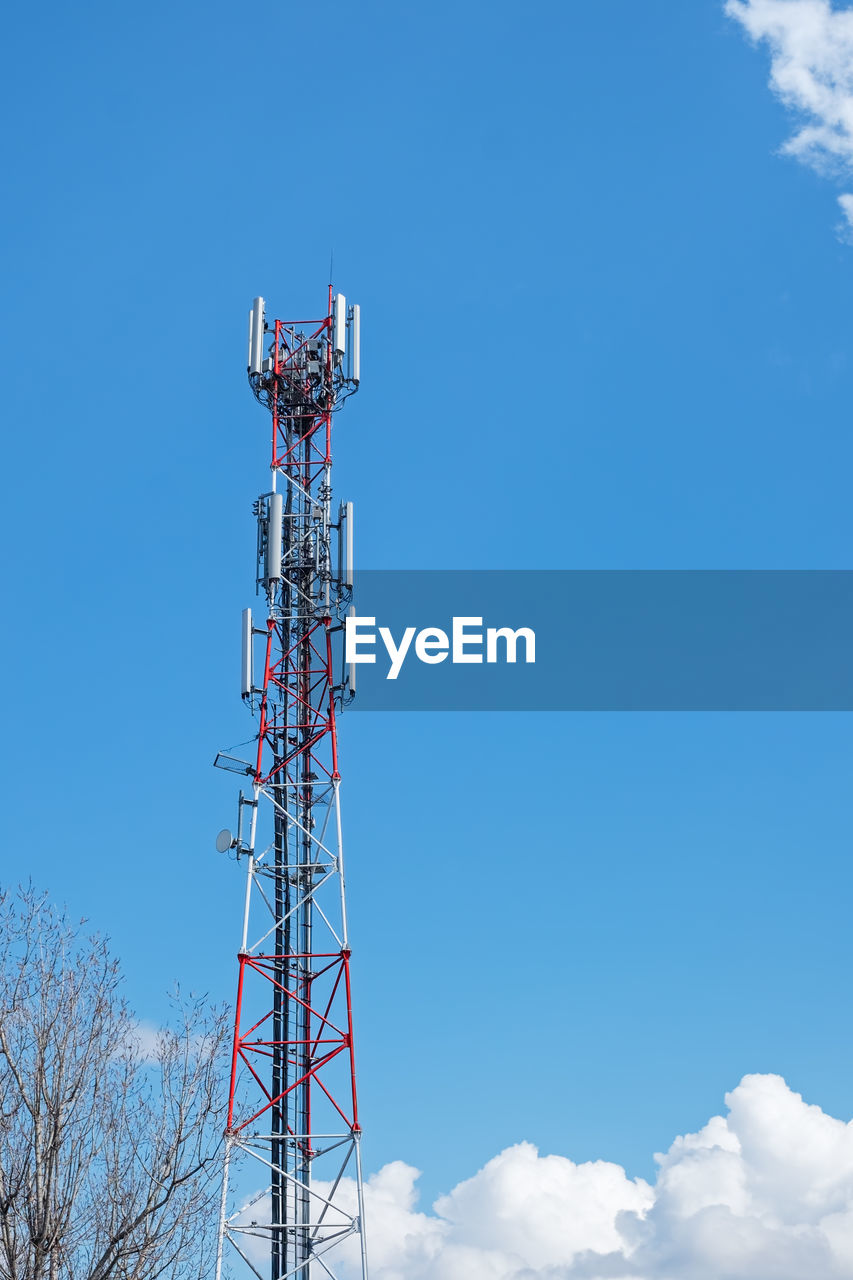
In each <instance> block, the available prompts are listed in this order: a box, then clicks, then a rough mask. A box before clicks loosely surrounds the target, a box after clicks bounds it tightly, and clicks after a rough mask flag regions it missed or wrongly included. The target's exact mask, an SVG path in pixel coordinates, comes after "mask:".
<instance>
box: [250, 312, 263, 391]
mask: <svg viewBox="0 0 853 1280" xmlns="http://www.w3.org/2000/svg"><path fill="white" fill-rule="evenodd" d="M249 332H250V333H251V335H252V339H251V342H252V346H251V352H250V355H249V373H260V372H261V362H262V360H263V358H264V300H263V298H255V300H254V302H253V303H252V321H251V324H250V326H249Z"/></svg>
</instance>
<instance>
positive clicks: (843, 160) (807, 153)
mask: <svg viewBox="0 0 853 1280" xmlns="http://www.w3.org/2000/svg"><path fill="white" fill-rule="evenodd" d="M724 7H725V11H726V13H727V14H728V15H729V16H730V17H732V18H734V19H736V21H738V22H740V23H741V25H742V26H743V27H744V29H745V30H746V32H747V33H748V34H749V36H751V38H752V39H753V40H756V41H757V40H766V41H767V44H768V45H769V47H770V54H771V65H770V85H771V87H772V89H773V90H774V91H775V92H776V93H777V94H778V95H779V97H780V98H781V99H782V100H783V101H784V102H785V103H786V104H787V105H788V106H789V107H791V108H792V109H793V110H794V111H795V112H797V114H798V115H799V116H800V118H801V123H800V125H799V127H798V128H797V130H796V132H795V133H794V135H793V136H792V137H791V138H790V139H789V140H788V142H786V143H785V145H784V147H783V151H784V152H785V153H787V154H788V155H791V156H795V157H796V158H797V159H798V160H802V161H803V163H805V164H809V165H811V166H812V167H813V168H815V169H818V170H819V171H821V172H840V173H847V172H849V170H851V169H853V10H851V9H835V8H833V6H832V4H831V3H830V0H725V5H724ZM839 204H840V205H841V209H842V212H843V214H844V216H845V218H846V219H847V221H848V224H849V226H853V196H851V195H842V196H840V197H839ZM848 229H849V228H848Z"/></svg>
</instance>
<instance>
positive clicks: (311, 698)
mask: <svg viewBox="0 0 853 1280" xmlns="http://www.w3.org/2000/svg"><path fill="white" fill-rule="evenodd" d="M359 366H360V313H359V309H358V307H348V306H347V303H346V299H345V298H344V297H343V295H342V294H337V295H335V296H334V297H333V296H332V289H331V286H330V287H329V300H328V314H327V315H326V316H325V318H324V319H322V320H312V321H302V320H299V321H282V320H276V321H274V322H268V321H267V320H266V318H265V313H264V302H263V299H262V298H256V299H255V302H254V305H253V307H252V311H251V312H250V317H249V361H248V373H249V383H250V385H251V388H252V391H253V392H254V395H255V397H256V398H257V399H258V401H260V403H261V404H262V405H263V406H265V408H266V409H267V410H268V411H269V413H270V416H271V419H272V456H271V462H270V473H271V482H270V490H269V492H267V493H264V494H262V495H261V497H260V498H259V499H258V501H257V503H256V507H255V510H256V514H257V517H258V547H257V575H256V576H257V588H258V591H259V593H261V594H262V595H263V597H264V599H265V609H264V612H265V617H263V619H258V620H257V621H253V618H252V613H251V611H250V610H248V609H247V610H246V611H245V612H244V614H243V665H242V676H243V684H242V693H243V699H244V701H245V702H246V703H247V704H248V705H249V706H250V708H251V710H252V712H253V713H254V715H255V718H256V723H257V733H256V739H255V745H254V746H253V748H252V752H251V753H250V754H251V758H250V759H249V760H241V759H238V758H237V757H236V756H232V755H228V754H225V753H220V755H219V756H217V760H216V763H217V764H218V765H219V766H220V767H222V768H225V769H229V770H231V771H233V772H236V773H240V774H244V775H246V777H247V779H251V783H250V785H247V787H246V791H245V793H244V792H241V793H240V799H239V806H238V822H237V834H236V836H233V837H232V835H231V833H230V832H228V831H224V832H222V833H220V837H219V840H218V841H217V847H219V848H220V849H221V850H222V851H223V852H224V851H225V850H227V849H229V848H230V849H232V850H236V854H237V858H238V859H239V861H240V862H241V863H244V864H245V867H246V872H247V878H246V896H245V904H244V909H243V923H242V935H241V943H240V950H239V954H238V964H239V976H238V982H237V1000H236V1010H235V1020H234V1047H233V1055H232V1066H231V1080H230V1098H229V1108H228V1127H227V1131H226V1135H225V1168H224V1176H223V1192H222V1215H221V1224H220V1238H219V1249H218V1254H217V1266H216V1276H217V1280H219V1278H220V1276H221V1275H222V1274H223V1267H224V1268H225V1273H226V1274H227V1275H234V1276H237V1275H239V1274H245V1275H247V1276H248V1274H249V1273H250V1272H252V1273H254V1274H255V1275H256V1276H258V1277H259V1280H264V1277H265V1275H266V1274H269V1275H270V1277H271V1280H291V1278H293V1280H318V1278H319V1277H321V1276H335V1275H336V1274H337V1272H336V1270H335V1268H336V1265H338V1262H336V1255H335V1250H336V1249H337V1250H338V1255H337V1257H338V1261H340V1259H346V1265H347V1274H348V1275H353V1274H357V1275H359V1276H363V1277H365V1278H366V1276H367V1256H366V1251H365V1241H364V1225H363V1195H362V1176H361V1156H360V1149H359V1144H360V1136H361V1130H360V1127H359V1122H358V1105H357V1099H356V1087H355V1059H354V1054H353V1029H352V1002H351V997H350V941H349V934H348V931H347V911H346V893H345V886H344V861H343V841H342V828H341V775H340V770H339V767H338V743H337V733H336V727H335V717H336V712H337V711H338V709H339V708H340V706H341V705H342V704H343V703H344V702H345V701H346V700H348V698H349V697H350V696H351V695H350V691H349V689H348V686H347V684H346V682H345V680H344V678H343V675H342V668H341V669H340V670H339V671H338V673H337V677H336V670H335V668H336V666H337V665H338V664H337V661H336V659H335V656H334V655H335V653H336V652H337V646H336V644H335V640H336V638H337V635H338V633H340V631H341V629H342V626H343V620H344V617H345V615H346V612H347V610H348V608H349V606H350V597H351V594H352V507H351V504H346V505H343V506H341V507H339V509H338V510H337V512H333V509H332V487H331V468H332V422H333V418H334V415H335V413H336V412H337V410H339V409H340V407H341V405H342V404H343V402H344V400H346V398H347V397H348V396H349V395H351V394H352V393H353V392H354V391H355V390H356V389H357V388H358V383H359V377H360V367H359ZM259 1186H260V1187H261V1189H260V1190H259V1189H258V1188H259ZM250 1190H253V1191H254V1192H255V1194H254V1196H253V1197H252V1198H251V1199H250V1200H248V1202H247V1197H248V1195H249V1191H250ZM345 1240H348V1241H349V1245H348V1246H345V1248H344V1249H343V1250H340V1248H339V1246H340V1245H341V1244H342V1242H343V1241H345ZM353 1268H355V1271H353Z"/></svg>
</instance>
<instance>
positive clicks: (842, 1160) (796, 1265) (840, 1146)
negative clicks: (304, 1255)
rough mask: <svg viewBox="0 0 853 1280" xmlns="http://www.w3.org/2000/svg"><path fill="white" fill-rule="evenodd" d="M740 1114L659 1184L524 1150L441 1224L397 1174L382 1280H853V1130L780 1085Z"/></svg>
mask: <svg viewBox="0 0 853 1280" xmlns="http://www.w3.org/2000/svg"><path fill="white" fill-rule="evenodd" d="M726 1103H727V1106H728V1114H727V1115H725V1116H715V1117H713V1118H712V1119H711V1120H710V1121H709V1122H708V1124H706V1125H705V1127H704V1128H703V1129H701V1130H700V1132H699V1133H694V1134H687V1135H686V1136H684V1137H679V1138H676V1139H675V1141H674V1142H673V1144H672V1146H671V1147H670V1148H669V1151H667V1152H666V1154H665V1155H660V1156H657V1157H656V1159H657V1161H658V1164H659V1172H658V1176H657V1180H656V1182H655V1185H654V1186H650V1185H648V1184H647V1183H645V1182H643V1181H642V1180H641V1179H631V1178H629V1177H628V1175H627V1174H626V1173H625V1170H624V1169H622V1168H621V1167H620V1166H619V1165H614V1164H608V1163H606V1162H604V1161H600V1160H598V1161H593V1162H590V1163H586V1164H575V1163H574V1162H573V1161H572V1160H570V1159H568V1158H567V1157H566V1156H557V1155H545V1156H542V1155H539V1153H538V1152H537V1150H536V1148H535V1147H533V1146H531V1145H530V1144H529V1143H521V1144H520V1145H519V1146H516V1147H509V1148H508V1149H507V1150H506V1151H502V1152H501V1153H500V1155H497V1156H495V1158H494V1159H493V1160H490V1161H489V1162H488V1164H486V1165H485V1167H484V1168H483V1169H481V1170H480V1172H479V1173H477V1174H475V1175H474V1176H473V1177H472V1178H468V1179H466V1180H465V1181H463V1182H460V1183H459V1185H458V1186H456V1187H455V1188H454V1189H453V1190H452V1191H451V1192H450V1193H449V1194H448V1195H445V1196H442V1197H440V1198H439V1199H438V1200H437V1201H436V1203H435V1205H434V1206H433V1210H432V1212H429V1213H426V1212H423V1211H421V1210H419V1209H418V1207H417V1192H416V1182H417V1178H418V1173H417V1170H415V1169H413V1168H411V1166H409V1165H406V1164H403V1163H402V1162H400V1161H395V1162H394V1163H392V1164H389V1165H386V1166H385V1167H384V1168H383V1169H381V1170H380V1171H379V1173H377V1174H375V1175H374V1176H373V1177H372V1178H370V1179H369V1181H368V1184H367V1187H366V1192H365V1198H366V1216H367V1232H368V1246H369V1253H370V1264H371V1280H853V1122H851V1123H850V1124H845V1123H844V1122H843V1121H841V1120H836V1119H833V1117H831V1116H828V1115H826V1114H825V1113H824V1112H823V1111H821V1109H820V1108H819V1107H815V1106H810V1105H808V1104H807V1103H805V1102H804V1101H803V1099H802V1098H801V1097H800V1095H799V1094H797V1093H794V1092H792V1091H791V1090H790V1089H789V1088H788V1086H787V1085H786V1083H785V1081H784V1080H783V1079H781V1077H779V1076H773V1075H751V1076H746V1077H745V1078H744V1079H743V1080H742V1081H741V1083H740V1084H739V1085H738V1087H737V1088H736V1089H735V1090H733V1092H732V1093H730V1094H728V1095H727V1098H726ZM345 1195H346V1196H347V1197H348V1198H349V1200H351V1201H352V1202H353V1205H354V1187H353V1186H352V1185H351V1184H350V1185H349V1186H348V1187H346V1188H345ZM347 1248H348V1245H344V1246H342V1247H341V1250H339V1251H337V1252H336V1253H335V1255H334V1257H335V1260H336V1261H335V1272H336V1274H337V1275H339V1277H340V1280H352V1278H353V1277H354V1276H355V1275H356V1274H357V1271H356V1267H355V1265H354V1264H355V1261H356V1259H355V1257H354V1255H352V1254H350V1255H346V1253H345V1250H346V1249H347ZM330 1261H331V1258H330Z"/></svg>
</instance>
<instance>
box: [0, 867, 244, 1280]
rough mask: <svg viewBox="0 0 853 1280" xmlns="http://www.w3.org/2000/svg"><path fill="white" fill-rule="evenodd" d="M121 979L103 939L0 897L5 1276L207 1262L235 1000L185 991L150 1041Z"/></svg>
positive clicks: (140, 1278)
mask: <svg viewBox="0 0 853 1280" xmlns="http://www.w3.org/2000/svg"><path fill="white" fill-rule="evenodd" d="M121 983H122V978H121V973H120V970H119V965H118V962H117V961H116V960H115V959H114V958H113V957H112V956H111V955H110V952H109V948H108V946H107V944H106V942H105V941H104V940H103V939H100V938H87V937H85V936H84V935H82V934H81V933H80V932H79V931H78V930H77V929H75V928H73V927H72V925H71V924H70V923H69V921H68V919H67V917H66V916H65V915H63V914H62V913H61V912H58V911H57V910H55V909H53V908H52V907H51V906H50V904H49V903H48V901H47V899H46V898H45V897H43V896H40V895H38V894H36V893H35V892H33V891H32V890H19V891H18V892H17V893H15V894H10V893H0V1278H2V1280H155V1277H164V1280H193V1278H194V1277H200V1276H201V1275H203V1274H206V1273H207V1272H208V1269H209V1264H210V1253H211V1249H212V1247H213V1245H214V1243H215V1234H216V1223H217V1214H218V1203H217V1196H218V1174H219V1167H220V1162H219V1158H218V1155H219V1144H220V1142H221V1137H222V1131H223V1128H224V1097H223V1082H224V1081H225V1079H226V1071H225V1069H224V1065H223V1061H222V1058H223V1052H224V1048H225V1044H226V1041H227V1037H228V1031H227V1026H226V1019H225V1015H224V1011H210V1010H209V1009H207V1008H206V1006H205V1004H204V1002H203V1001H199V1000H195V999H191V1000H182V999H180V998H176V1001H175V1019H173V1021H174V1022H175V1025H174V1026H172V1027H171V1028H167V1029H164V1030H162V1031H160V1032H158V1033H156V1034H151V1035H149V1036H147V1037H143V1036H142V1035H141V1034H140V1029H139V1027H138V1025H137V1024H136V1022H135V1020H134V1018H133V1016H132V1014H131V1012H130V1010H129V1009H128V1007H127V1005H126V1003H125V1001H124V998H123V996H122V993H121ZM146 1039H147V1041H148V1043H145V1040H146Z"/></svg>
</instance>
